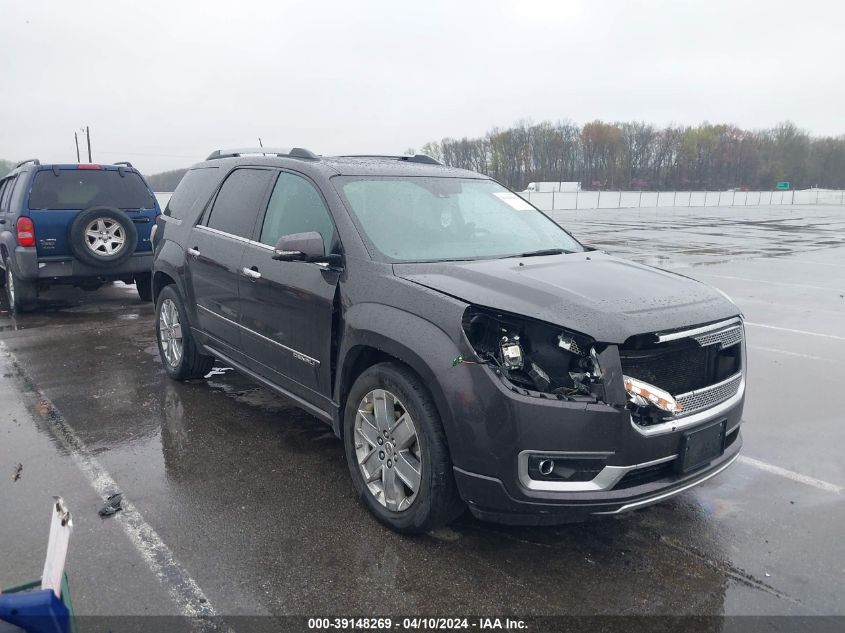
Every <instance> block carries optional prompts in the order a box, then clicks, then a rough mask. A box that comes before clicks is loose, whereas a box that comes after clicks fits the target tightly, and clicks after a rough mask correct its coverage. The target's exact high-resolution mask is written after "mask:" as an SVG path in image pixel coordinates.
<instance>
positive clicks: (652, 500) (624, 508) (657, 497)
mask: <svg viewBox="0 0 845 633" xmlns="http://www.w3.org/2000/svg"><path fill="white" fill-rule="evenodd" d="M738 457H739V453H737V454H736V455H734V456H733V457H731V458H730V460H728V462H727V463H726V464H722V465H721V466H720V467H719V468H717V469H716V470H714V471H713V472H712V473H708V474H707V476H705V477H702V478H701V479H696V480H695V481H692V482H690V483H688V484H687V485H685V486H682V487H680V488H677V489H676V490H670V491H669V492H664V493H663V494H659V495H655V496H654V497H649V498H648V499H642V500H641V501H634V502H633V503H626V504H625V505H624V506H622V507H621V508H618V509H616V510H612V511H610V512H594V513H593V514H621V513H622V512H628V511H629V510H636V509H637V508H642V507H643V506H650V505H652V504H654V503H658V502H660V501H663V500H664V499H668V498H669V497H674V496H675V495H677V494H680V493H682V492H684V491H686V490H689V489H690V488H694V487H695V486H697V485H698V484H703V483H704V482H705V481H707V480H708V479H711V478H712V477H715V476H716V475H718V474H719V473H720V472H722V471H723V470H725V469H726V468H727V467H728V466H730V465H731V464H733V463H734V462H735V461H736V460H737V458H738Z"/></svg>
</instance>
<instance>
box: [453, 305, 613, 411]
mask: <svg viewBox="0 0 845 633" xmlns="http://www.w3.org/2000/svg"><path fill="white" fill-rule="evenodd" d="M463 329H464V332H465V333H466V336H467V339H468V340H469V343H470V345H472V348H473V350H474V351H475V353H476V355H477V356H478V359H479V361H480V362H482V363H485V364H488V365H490V366H491V367H493V368H494V369H495V371H496V373H497V374H498V375H499V376H501V377H502V378H503V379H505V380H507V381H508V383H510V386H511V388H512V389H514V390H515V391H518V392H520V393H523V394H525V395H543V394H549V395H551V396H552V397H557V398H560V399H577V400H581V399H585V400H592V401H595V400H596V398H597V397H598V396H599V395H600V391H599V389H600V382H601V367H600V366H599V362H598V356H597V354H596V349H595V342H594V341H593V340H592V339H590V338H589V337H587V336H584V335H583V334H578V333H576V332H570V331H568V330H564V329H563V328H561V327H557V326H554V325H551V324H548V323H542V322H539V321H534V320H532V319H527V318H525V317H521V316H516V315H512V314H508V313H505V312H498V311H495V310H489V309H486V308H479V307H475V306H473V307H470V308H467V310H466V312H465V313H464V318H463ZM463 362H466V361H463ZM543 397H547V396H545V395H543Z"/></svg>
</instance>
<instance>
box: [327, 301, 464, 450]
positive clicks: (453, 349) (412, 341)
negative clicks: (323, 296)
mask: <svg viewBox="0 0 845 633" xmlns="http://www.w3.org/2000/svg"><path fill="white" fill-rule="evenodd" d="M455 304H456V305H455V306H454V308H455V309H454V318H453V319H452V318H450V319H449V320H450V321H453V322H454V324H455V328H456V330H459V329H460V322H461V314H462V312H463V308H464V306H463V305H462V304H459V303H458V302H455ZM450 311H451V310H450ZM450 316H451V315H450ZM447 318H449V317H447ZM344 322H345V328H344V334H343V337H342V342H341V346H340V350H339V354H338V368H339V370H340V371H338V372H337V376H338V378H337V379H336V381H335V388H334V399H335V401H336V402H338V403H340V404H341V406H342V407H343V405H344V397H345V394H344V393H343V387H344V384H346V382H347V381H348V377H349V373H348V372H349V371H350V369H351V367H350V366H351V365H352V364H353V363H354V360H355V357H356V355H357V351H358V350H360V348H362V347H369V348H373V349H376V350H378V351H381V352H384V353H385V354H388V355H390V356H392V357H394V358H396V359H398V360H399V361H401V362H402V363H404V364H405V365H407V366H408V367H410V368H411V369H412V370H413V371H414V372H416V373H417V375H419V376H420V378H421V379H422V381H423V382H424V383H425V385H426V386H427V387H428V389H429V391H430V392H431V395H432V397H433V398H434V403H435V405H436V406H437V410H438V412H439V413H440V416H441V418H442V420H443V426H444V429H445V431H446V436H447V438H453V437H457V436H459V435H460V431H459V430H458V429H457V428H456V422H455V419H454V415H453V410H452V407H451V406H450V396H451V395H452V393H451V392H452V391H454V390H455V388H456V387H457V388H460V387H459V384H458V383H455V382H453V379H455V378H458V377H459V376H460V375H461V374H463V373H464V372H462V371H461V368H460V367H452V361H453V360H454V359H455V357H457V356H459V355H460V354H461V350H460V349H459V347H458V345H457V344H456V343H455V342H454V341H453V340H452V337H451V336H450V335H449V334H448V333H447V332H445V331H444V330H443V329H441V328H439V327H438V326H436V325H435V324H434V323H432V322H431V321H428V320H426V319H424V318H422V317H420V316H418V315H416V314H412V313H410V312H407V311H405V310H401V309H399V308H395V307H392V306H387V305H383V304H377V303H364V304H356V305H353V306H352V307H351V308H350V309H349V310H348V311H347V312H346V314H345V315H344ZM340 414H341V417H342V416H343V409H341V410H340Z"/></svg>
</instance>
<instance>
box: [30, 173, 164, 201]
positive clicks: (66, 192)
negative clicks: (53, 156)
mask: <svg viewBox="0 0 845 633" xmlns="http://www.w3.org/2000/svg"><path fill="white" fill-rule="evenodd" d="M57 172H58V173H57ZM57 172H54V171H53V170H52V169H43V170H41V171H39V172H38V173H37V174H35V179H34V181H33V183H32V192H31V193H30V194H29V208H30V209H87V208H88V207H93V206H104V207H117V208H118V209H152V208H154V207H155V202H154V201H153V196H152V194H151V193H150V190H149V189H147V186H146V185H145V184H144V181H143V180H142V179H141V176H140V175H138V174H137V173H135V172H134V171H124V172H123V175H121V174H120V173H119V172H118V171H117V170H100V169H60V170H57Z"/></svg>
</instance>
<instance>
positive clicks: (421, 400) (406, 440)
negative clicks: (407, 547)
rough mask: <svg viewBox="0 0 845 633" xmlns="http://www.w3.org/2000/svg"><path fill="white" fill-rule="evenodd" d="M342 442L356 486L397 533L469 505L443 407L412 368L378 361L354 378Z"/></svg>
mask: <svg viewBox="0 0 845 633" xmlns="http://www.w3.org/2000/svg"><path fill="white" fill-rule="evenodd" d="M343 443H344V449H345V452H346V462H347V464H348V466H349V474H350V476H351V477H352V485H353V486H354V488H355V492H356V493H357V494H358V496H359V497H360V498H361V501H362V502H363V503H364V505H366V506H367V508H368V509H369V510H370V512H372V513H373V515H374V516H375V517H376V518H377V519H378V520H379V521H381V522H382V523H384V524H385V525H387V526H389V527H390V528H392V529H394V530H396V531H397V532H405V533H417V532H426V531H428V530H432V529H434V528H437V527H440V526H442V525H445V524H446V523H449V522H450V521H452V520H453V519H455V518H456V517H457V516H458V515H460V514H461V513H462V512H463V511H464V510H465V509H466V508H465V506H464V505H463V502H462V501H461V499H460V497H459V496H458V490H457V486H456V485H455V479H454V475H453V473H452V461H451V459H450V457H449V447H448V445H447V443H446V433H445V432H444V430H443V425H442V423H441V421H440V415H439V413H438V411H437V407H436V406H435V405H434V401H433V400H432V398H431V395H430V394H429V392H428V389H427V388H426V386H425V385H424V384H423V382H422V381H421V380H420V379H419V377H418V376H417V375H416V374H414V373H413V372H412V371H411V370H410V369H408V368H407V367H405V366H403V365H399V364H396V363H380V364H378V365H373V366H372V367H370V368H369V369H367V370H366V371H364V373H362V374H361V375H360V376H359V377H358V378H357V379H356V380H355V383H354V384H353V385H352V388H351V389H350V391H349V396H348V398H347V400H346V407H345V410H344V426H343Z"/></svg>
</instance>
